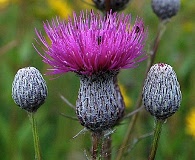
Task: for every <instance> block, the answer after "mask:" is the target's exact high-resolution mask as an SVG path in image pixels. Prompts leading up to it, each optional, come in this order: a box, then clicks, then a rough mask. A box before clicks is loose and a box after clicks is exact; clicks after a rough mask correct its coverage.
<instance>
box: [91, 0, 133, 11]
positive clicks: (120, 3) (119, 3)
mask: <svg viewBox="0 0 195 160" xmlns="http://www.w3.org/2000/svg"><path fill="white" fill-rule="evenodd" d="M129 1H130V0H111V1H110V8H109V9H112V11H113V12H116V11H120V10H123V9H124V8H125V7H126V5H127V4H128V2H129ZM93 2H94V3H95V6H96V7H97V9H99V10H101V11H106V0H93Z"/></svg>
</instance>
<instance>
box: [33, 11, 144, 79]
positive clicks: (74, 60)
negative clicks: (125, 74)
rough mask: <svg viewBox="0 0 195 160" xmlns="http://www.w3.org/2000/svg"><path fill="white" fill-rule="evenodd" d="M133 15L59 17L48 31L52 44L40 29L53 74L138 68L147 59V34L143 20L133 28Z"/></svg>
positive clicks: (44, 55) (93, 14)
mask: <svg viewBox="0 0 195 160" xmlns="http://www.w3.org/2000/svg"><path fill="white" fill-rule="evenodd" d="M130 21H131V15H126V16H125V15H124V14H117V13H114V14H111V12H110V13H109V14H107V18H104V17H102V16H101V15H99V14H95V13H94V12H93V11H91V12H90V13H88V12H86V14H85V13H84V12H81V13H80V16H77V15H76V13H74V14H73V20H72V19H71V18H69V19H68V21H67V22H66V21H61V20H59V19H58V18H56V20H53V21H52V23H51V24H50V23H49V22H48V21H47V22H46V23H44V30H45V32H46V34H47V36H48V38H49V40H50V41H47V40H46V38H45V37H44V36H43V35H42V34H41V33H40V32H38V31H37V30H36V33H37V36H38V37H39V39H40V41H41V42H42V44H43V45H44V49H43V51H44V54H42V53H40V52H39V51H38V50H37V49H36V50H37V52H38V53H39V54H40V55H41V56H42V57H43V61H44V62H45V63H47V64H49V65H50V66H51V67H52V68H51V69H50V70H51V72H50V73H51V74H59V73H66V72H76V73H78V74H85V75H92V74H96V73H99V72H107V71H118V70H120V69H127V68H134V67H136V66H137V64H138V62H140V61H143V60H144V59H146V55H144V52H143V47H144V44H145V38H146V35H147V31H145V30H144V24H143V21H142V20H141V19H140V18H137V19H136V21H135V24H134V25H133V26H132V25H131V23H130Z"/></svg>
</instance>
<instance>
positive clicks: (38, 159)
mask: <svg viewBox="0 0 195 160" xmlns="http://www.w3.org/2000/svg"><path fill="white" fill-rule="evenodd" d="M28 117H29V120H30V123H31V127H32V132H33V140H34V149H35V160H41V152H40V145H39V136H38V132H37V125H36V121H35V118H34V113H31V112H28Z"/></svg>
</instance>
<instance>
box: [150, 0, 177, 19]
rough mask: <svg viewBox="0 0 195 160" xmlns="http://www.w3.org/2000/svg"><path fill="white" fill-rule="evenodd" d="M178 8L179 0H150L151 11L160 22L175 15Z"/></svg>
mask: <svg viewBox="0 0 195 160" xmlns="http://www.w3.org/2000/svg"><path fill="white" fill-rule="evenodd" d="M179 8H180V0H152V9H153V11H154V13H155V14H156V15H157V16H158V17H159V18H160V19H162V20H165V19H168V18H171V17H172V16H174V15H176V14H177V12H178V11H179Z"/></svg>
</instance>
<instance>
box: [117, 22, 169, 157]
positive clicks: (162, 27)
mask: <svg viewBox="0 0 195 160" xmlns="http://www.w3.org/2000/svg"><path fill="white" fill-rule="evenodd" d="M166 23H167V21H160V23H159V26H158V31H157V35H156V38H155V40H154V43H153V46H152V49H151V51H150V52H149V58H148V64H147V68H146V72H145V78H146V76H147V73H148V71H149V69H150V67H151V66H152V65H153V63H154V60H155V57H156V53H157V50H158V46H159V43H160V40H161V38H162V35H163V33H164V32H165V29H166ZM145 78H144V79H145ZM143 85H144V81H143V84H142V88H143ZM141 105H142V92H141V91H140V95H139V98H138V100H137V103H136V107H135V108H136V109H138V108H140V107H141ZM138 113H139V112H137V113H135V114H134V115H133V117H132V120H131V121H130V123H129V126H128V128H127V132H126V135H125V137H124V139H123V143H122V145H121V147H120V150H119V152H118V155H117V158H116V160H121V159H122V157H123V155H124V153H125V152H126V146H127V144H128V143H129V141H130V140H131V134H132V132H133V130H134V126H135V124H136V121H137V118H138Z"/></svg>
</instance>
